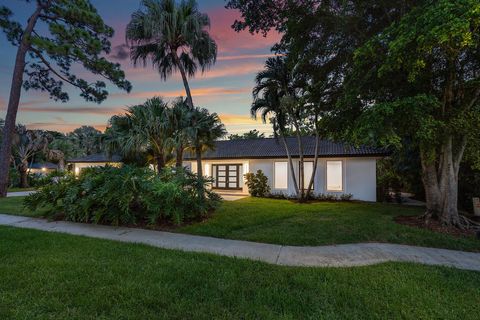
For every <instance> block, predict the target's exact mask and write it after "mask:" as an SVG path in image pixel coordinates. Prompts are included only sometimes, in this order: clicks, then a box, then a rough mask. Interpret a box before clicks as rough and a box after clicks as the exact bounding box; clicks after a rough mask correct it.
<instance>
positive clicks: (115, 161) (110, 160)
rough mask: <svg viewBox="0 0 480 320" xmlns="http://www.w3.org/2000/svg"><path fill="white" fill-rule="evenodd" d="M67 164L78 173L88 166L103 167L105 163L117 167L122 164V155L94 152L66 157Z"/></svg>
mask: <svg viewBox="0 0 480 320" xmlns="http://www.w3.org/2000/svg"><path fill="white" fill-rule="evenodd" d="M66 163H67V166H68V167H69V168H70V169H71V170H72V171H73V172H74V173H75V175H78V174H79V173H80V172H81V171H82V169H84V168H89V167H103V166H106V165H109V166H112V167H119V166H121V165H122V157H121V156H119V155H111V156H109V155H107V154H106V153H96V154H91V155H88V156H83V157H77V158H71V159H67V161H66Z"/></svg>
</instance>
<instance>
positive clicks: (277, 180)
mask: <svg viewBox="0 0 480 320" xmlns="http://www.w3.org/2000/svg"><path fill="white" fill-rule="evenodd" d="M273 180H274V188H275V189H287V188H288V162H286V161H285V162H275V167H274V179H273Z"/></svg>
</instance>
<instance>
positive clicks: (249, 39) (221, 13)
mask: <svg viewBox="0 0 480 320" xmlns="http://www.w3.org/2000/svg"><path fill="white" fill-rule="evenodd" d="M208 15H209V16H210V21H211V30H210V34H211V35H212V37H213V38H214V39H215V41H216V42H217V45H218V52H219V53H222V54H224V53H229V52H230V53H231V52H239V51H240V50H252V49H264V48H267V49H269V48H270V47H272V46H273V45H274V44H275V43H277V42H278V41H279V40H280V38H281V35H280V34H279V33H276V32H270V33H269V34H268V35H267V37H263V36H262V35H260V34H256V35H251V34H250V33H248V32H247V31H243V32H235V31H234V30H233V29H232V28H231V26H232V24H233V22H234V21H235V19H239V18H240V13H239V12H238V11H236V10H227V9H225V8H223V7H221V8H217V9H214V10H211V11H209V12H208Z"/></svg>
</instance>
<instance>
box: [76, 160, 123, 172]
mask: <svg viewBox="0 0 480 320" xmlns="http://www.w3.org/2000/svg"><path fill="white" fill-rule="evenodd" d="M72 165H73V166H72V170H73V172H75V175H77V174H79V173H80V171H82V169H84V168H91V167H104V166H106V165H109V166H112V167H120V166H121V165H122V163H121V162H75V163H72Z"/></svg>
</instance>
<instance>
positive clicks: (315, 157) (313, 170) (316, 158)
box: [305, 130, 320, 199]
mask: <svg viewBox="0 0 480 320" xmlns="http://www.w3.org/2000/svg"><path fill="white" fill-rule="evenodd" d="M319 145H320V135H319V133H318V130H315V155H314V158H313V168H312V176H311V177H310V182H309V183H308V189H307V193H306V194H305V196H306V197H307V199H308V198H309V197H310V192H312V188H313V181H314V180H315V174H316V172H317V165H318V148H319Z"/></svg>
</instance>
